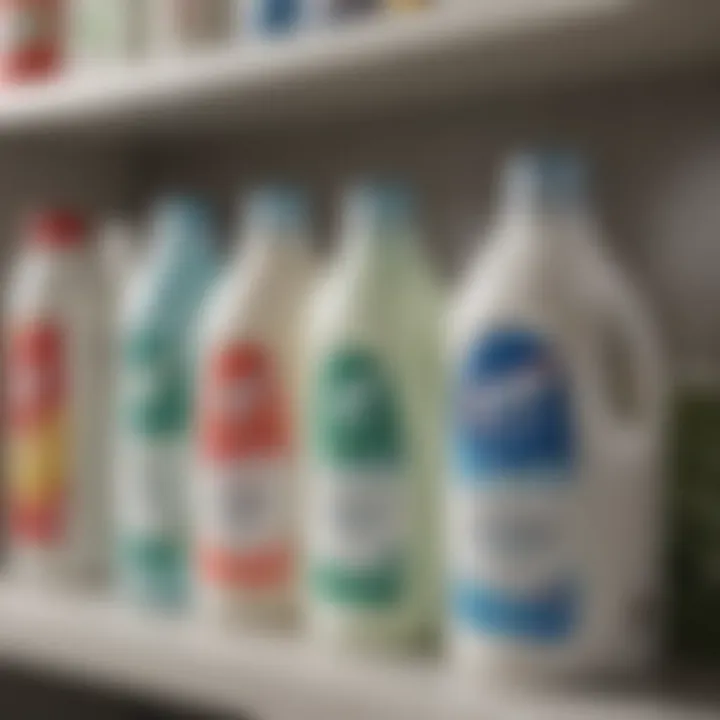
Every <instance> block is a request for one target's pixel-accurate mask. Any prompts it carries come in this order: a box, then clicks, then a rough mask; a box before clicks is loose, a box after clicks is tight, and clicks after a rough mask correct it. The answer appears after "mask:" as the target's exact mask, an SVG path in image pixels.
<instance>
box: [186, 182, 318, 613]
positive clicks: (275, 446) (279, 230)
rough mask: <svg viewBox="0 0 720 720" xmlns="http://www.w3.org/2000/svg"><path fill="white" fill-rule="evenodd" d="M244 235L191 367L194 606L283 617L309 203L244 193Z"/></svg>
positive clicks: (289, 601)
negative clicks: (194, 426)
mask: <svg viewBox="0 0 720 720" xmlns="http://www.w3.org/2000/svg"><path fill="white" fill-rule="evenodd" d="M245 209H246V213H245V216H244V220H243V224H242V227H243V233H242V234H243V244H242V247H241V248H240V250H239V252H238V253H237V256H236V257H235V258H234V259H233V260H232V261H231V264H230V266H229V268H228V269H227V271H226V272H225V274H224V276H223V277H222V278H221V280H220V281H219V282H218V283H217V285H216V287H215V289H214V291H213V292H212V294H211V295H210V297H209V298H208V302H207V303H206V304H205V306H204V309H203V313H202V317H201V326H200V357H199V367H198V375H197V382H198V385H197V407H198V423H197V430H196V439H195V455H196V472H195V478H194V483H193V498H194V503H193V515H194V523H193V524H194V548H195V551H194V562H195V581H196V593H197V600H198V601H199V605H200V610H201V612H202V613H203V614H204V615H205V616H206V617H208V618H209V619H212V620H214V621H217V622H221V623H222V622H240V623H243V624H259V625H285V624H287V623H288V622H290V621H291V620H292V619H293V615H294V614H295V611H296V606H297V599H298V598H297V587H298V585H297V583H298V574H297V560H298V540H299V537H298V532H299V525H298V523H299V518H298V511H297V505H298V477H297V447H298V437H297V425H298V423H297V417H296V407H297V379H298V372H297V365H298V355H299V344H300V342H301V341H302V338H303V328H302V326H301V324H300V320H301V319H300V311H301V310H302V309H303V306H304V304H305V302H306V294H307V291H308V289H309V282H310V279H311V275H312V269H313V268H312V258H311V253H310V241H311V238H310V227H309V225H310V217H309V207H308V203H307V201H306V198H305V196H304V194H303V193H302V192H301V191H299V190H296V189H293V188H290V187H267V188H263V189H259V190H256V191H254V192H253V193H251V195H250V197H249V199H248V201H247V203H246V205H245Z"/></svg>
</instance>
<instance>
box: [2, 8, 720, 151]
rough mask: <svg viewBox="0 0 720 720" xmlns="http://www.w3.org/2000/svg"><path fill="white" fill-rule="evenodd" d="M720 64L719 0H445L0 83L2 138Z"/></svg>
mask: <svg viewBox="0 0 720 720" xmlns="http://www.w3.org/2000/svg"><path fill="white" fill-rule="evenodd" d="M718 60H720V3H718V2H717V0H682V1H681V2H680V1H678V0H503V1H502V2H498V1H497V0H465V2H460V1H459V0H455V2H454V3H453V4H448V5H447V6H445V7H443V6H440V7H438V8H437V9H435V10H428V11H426V12H418V13H415V14H408V15H403V16H397V17H394V18H388V17H378V18H376V19H373V20H369V21H367V22H363V23H358V24H356V25H351V26H346V27H339V28H335V29H331V30H325V31H318V32H315V33H312V34H305V35H302V34H298V35H297V36H295V37H290V38H283V39H278V40H275V41H273V42H255V43H246V44H244V45H237V46H234V47H231V48H223V49H219V50H216V51H212V52H209V53H205V54H202V55H196V56H193V57H186V58H183V59H182V60H170V59H164V60H159V59H156V60H152V61H147V62H145V63H144V64H142V65H141V64H136V65H133V66H128V67H122V68H115V69H105V70H103V71H102V72H100V71H96V72H84V73H81V74H78V73H76V74H69V75H66V76H64V77H62V78H60V79H59V80H56V81H54V82H52V83H48V84H43V85H36V86H33V87H17V88H7V89H3V90H2V91H1V92H0V138H1V137H3V136H4V137H8V136H17V135H24V134H27V133H33V132H42V133H56V132H67V131H72V130H81V131H83V132H87V131H92V132H107V131H109V132H112V133H115V132H129V133H148V132H151V131H154V132H158V131H160V132H163V133H165V132H168V131H180V132H182V131H183V130H187V129H191V128H195V127H197V126H198V124H204V123H210V124H211V126H213V127H218V126H226V127H227V126H229V125H230V123H232V126H238V125H240V124H243V125H248V124H259V123H263V124H267V123H282V122H286V121H287V120H288V119H289V118H295V119H297V118H299V117H303V116H304V117H322V116H325V117H327V116H328V114H329V113H335V114H337V113H339V112H340V111H341V110H343V109H344V110H346V111H347V110H349V111H355V112H357V111H359V110H363V109H364V110H366V111H371V112H374V111H376V110H377V109H378V108H391V107H397V106H402V105H403V104H406V103H408V102H410V101H411V100H421V99H422V100H425V101H428V100H430V101H436V102H439V101H441V100H444V99H447V98H450V97H455V98H458V97H459V98H465V97H470V96H472V95H475V94H477V93H480V92H487V91H492V90H500V89H504V88H507V87H511V86H516V87H517V86H523V87H531V86H541V85H542V84H543V83H547V82H550V81H555V82H557V81H560V80H565V81H577V80H579V79H583V78H588V77H593V76H594V77H597V76H603V75H608V74H619V73H623V74H628V73H636V72H644V71H649V70H672V69H676V68H682V67H683V66H687V65H692V64H708V65H709V64H711V63H713V62H716V61H718Z"/></svg>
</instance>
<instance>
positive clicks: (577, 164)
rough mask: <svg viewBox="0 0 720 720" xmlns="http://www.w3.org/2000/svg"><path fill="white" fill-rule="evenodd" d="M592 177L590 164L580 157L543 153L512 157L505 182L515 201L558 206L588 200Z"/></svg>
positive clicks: (565, 153) (556, 151)
mask: <svg viewBox="0 0 720 720" xmlns="http://www.w3.org/2000/svg"><path fill="white" fill-rule="evenodd" d="M589 174H590V173H589V168H588V164H587V162H586V161H585V160H584V159H583V158H582V156H580V155H578V154H577V153H574V152H571V151H566V150H541V151H538V152H524V153H519V154H518V155H515V156H514V157H512V158H511V159H510V161H509V162H508V164H507V167H506V170H505V181H506V187H507V189H508V191H509V193H510V194H511V197H516V198H518V199H529V200H539V201H540V202H543V203H548V204H558V203H566V202H573V201H578V200H581V199H582V198H583V197H585V195H586V192H587V187H588V184H589V182H588V178H589Z"/></svg>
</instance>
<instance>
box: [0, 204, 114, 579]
mask: <svg viewBox="0 0 720 720" xmlns="http://www.w3.org/2000/svg"><path fill="white" fill-rule="evenodd" d="M25 233H26V244H25V247H24V248H23V251H22V254H21V257H20V260H19V262H18V265H17V267H16V268H15V272H14V273H13V276H12V279H11V282H10V287H9V297H8V299H7V316H6V324H5V347H6V358H5V371H6V372H5V380H6V388H5V389H6V393H5V402H6V410H7V412H6V418H7V433H6V436H7V442H8V448H7V450H8V452H7V453H6V457H7V458H8V461H9V468H8V472H7V476H6V477H7V479H8V492H7V496H6V497H7V500H8V505H9V522H8V525H9V538H8V551H9V565H10V571H11V573H13V574H15V575H16V576H19V577H20V578H23V579H26V580H31V581H33V582H38V583H40V584H45V583H48V582H50V583H61V584H65V583H66V582H68V581H70V582H74V581H77V580H89V579H91V578H93V577H95V576H97V575H98V574H99V573H100V572H101V571H102V570H103V569H104V565H105V551H106V548H107V543H106V542H105V533H106V532H107V530H106V527H107V522H106V518H105V515H104V506H105V487H104V485H105V483H104V480H103V478H104V469H105V466H106V456H105V443H106V441H107V432H106V425H105V423H106V421H107V406H106V402H107V400H106V398H107V385H108V382H107V378H104V377H103V372H104V370H103V368H104V367H106V365H107V360H108V358H107V357H105V356H104V355H105V353H106V349H107V348H108V343H107V342H106V338H107V332H108V323H107V318H106V317H105V312H104V310H105V307H106V303H105V302H104V296H103V291H102V288H101V285H100V283H99V282H98V281H99V273H98V265H97V263H96V261H95V258H94V257H93V256H92V254H91V250H90V249H89V248H88V247H87V240H88V234H89V233H88V228H87V225H86V223H85V221H84V220H83V218H81V217H79V216H77V215H75V214H74V213H72V212H69V211H66V210H57V209H53V210H46V211H43V212H40V213H37V214H36V215H34V216H33V217H32V218H31V219H30V220H29V221H28V222H27V224H26V226H25Z"/></svg>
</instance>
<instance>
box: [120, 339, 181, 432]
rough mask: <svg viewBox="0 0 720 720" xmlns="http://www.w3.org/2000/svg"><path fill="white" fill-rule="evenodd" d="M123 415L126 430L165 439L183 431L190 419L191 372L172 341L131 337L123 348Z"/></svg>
mask: <svg viewBox="0 0 720 720" xmlns="http://www.w3.org/2000/svg"><path fill="white" fill-rule="evenodd" d="M122 360H123V382H122V387H121V405H120V406H121V412H122V417H123V421H124V423H125V427H126V428H127V429H128V430H130V431H132V432H134V433H138V434H142V435H153V436H162V435H170V434H174V433H177V432H182V431H184V430H185V429H186V428H187V426H188V421H189V416H190V382H189V369H188V367H187V359H186V357H185V354H184V353H183V352H181V351H180V348H178V346H177V343H176V342H172V338H165V337H163V336H162V335H161V334H159V333H153V332H144V333H137V334H135V335H131V336H130V337H128V338H127V340H126V342H125V344H124V346H123V357H122Z"/></svg>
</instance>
